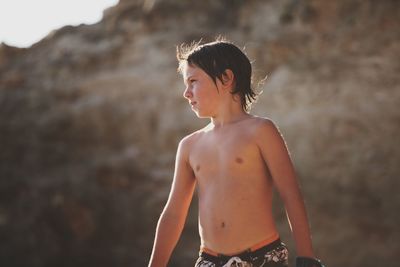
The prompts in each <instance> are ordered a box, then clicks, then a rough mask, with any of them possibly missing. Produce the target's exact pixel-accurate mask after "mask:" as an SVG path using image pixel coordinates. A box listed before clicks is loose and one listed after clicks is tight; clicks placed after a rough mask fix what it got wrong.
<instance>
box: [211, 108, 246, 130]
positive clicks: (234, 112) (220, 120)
mask: <svg viewBox="0 0 400 267" xmlns="http://www.w3.org/2000/svg"><path fill="white" fill-rule="evenodd" d="M248 117H250V114H248V113H247V112H245V111H244V110H243V109H242V108H241V107H240V108H233V109H227V110H225V111H224V112H220V113H219V114H218V115H216V116H213V117H211V124H212V125H213V126H214V128H219V127H223V126H227V125H229V124H233V123H235V122H239V121H242V120H244V119H247V118H248Z"/></svg>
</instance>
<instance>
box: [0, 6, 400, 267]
mask: <svg viewBox="0 0 400 267" xmlns="http://www.w3.org/2000/svg"><path fill="white" fill-rule="evenodd" d="M399 18H400V2H399V1H396V0H392V1H391V0H383V1H360V0H338V1H317V0H309V1H306V0H303V1H301V0H271V1H262V0H250V1H243V0H234V1H228V0H223V1H211V0H206V1H178V0H158V1H155V0H153V1H151V0H150V1H149V0H147V1H139V0H136V1H135V0H132V1H129V0H120V2H119V4H118V5H116V6H115V7H112V8H109V9H107V10H105V12H104V17H103V20H102V21H101V22H99V23H97V24H94V25H80V26H78V27H71V26H66V27H63V28H61V29H59V30H57V31H54V32H53V33H52V34H50V35H49V36H47V37H46V38H45V39H43V40H42V41H40V42H39V43H37V44H35V45H33V46H32V47H30V48H28V49H18V48H14V47H9V46H7V45H6V44H1V46H0V240H1V244H0V266H7V267H14V266H32V267H39V266H41V267H43V266H45V267H47V266H66V267H69V266H97V267H102V266H146V262H147V260H148V257H149V254H150V252H151V245H152V242H153V237H154V230H155V226H156V222H157V219H158V216H159V214H160V212H161V209H162V207H163V205H164V204H165V201H166V198H167V196H168V191H169V188H170V183H171V179H172V174H173V164H174V157H175V151H176V146H177V143H178V142H179V140H180V139H181V138H182V137H183V136H185V135H186V134H188V133H190V132H192V131H194V130H196V129H197V128H199V127H201V126H203V125H205V124H206V123H207V121H205V120H199V119H197V118H196V117H195V115H194V114H193V113H192V112H191V110H190V108H189V107H188V105H187V102H186V101H185V100H184V99H183V98H182V92H183V83H182V80H181V77H179V75H178V74H177V73H176V67H177V64H176V59H175V46H176V45H178V44H180V43H182V42H191V41H192V40H199V39H200V38H203V39H204V40H206V41H207V40H212V39H213V38H214V37H215V36H217V35H218V34H222V35H225V36H226V37H227V38H229V39H231V40H232V41H234V42H235V43H236V44H238V45H239V46H241V47H245V51H246V52H247V54H248V56H249V57H250V58H251V60H252V61H253V62H254V63H253V64H254V69H255V70H254V76H255V80H256V81H257V80H259V79H260V78H263V77H264V76H265V75H268V79H267V82H266V83H265V84H264V85H262V86H261V87H260V90H263V93H262V94H261V96H260V98H259V100H258V102H257V103H256V104H255V105H254V107H253V109H252V112H251V113H253V114H256V115H259V116H267V117H270V118H271V119H273V120H274V121H275V122H276V124H277V125H278V126H279V128H280V130H281V131H282V133H283V135H284V137H285V139H286V141H287V144H288V147H289V150H290V152H291V154H292V158H293V160H294V163H295V165H296V169H297V171H298V175H299V178H300V182H301V185H302V189H303V192H304V195H305V200H306V205H307V208H308V212H309V217H310V222H311V228H312V229H311V230H312V232H313V240H314V246H315V247H316V251H317V254H318V256H320V257H321V258H322V259H324V260H325V262H326V264H327V266H353V267H359V266H363V267H370V266H371V267H372V266H374V267H376V266H386V267H390V266H393V267H394V266H397V265H398V263H397V262H398V261H397V259H396V256H397V253H398V251H399V249H400V245H399V244H400V234H399V230H398V229H397V228H398V223H399V222H400V215H399V213H398V211H399V210H400V194H399V188H400V182H399V177H400V167H399V163H400V152H399V143H400V138H399V130H400V110H399V104H400V86H399V84H400V76H399V73H400V56H399V55H400V20H399ZM196 208H197V207H196V201H195V200H194V203H193V205H192V209H191V213H190V217H189V218H188V221H187V225H186V228H185V231H184V234H183V236H182V238H181V241H180V242H179V244H178V247H177V248H176V250H175V252H174V255H173V258H172V259H171V263H170V266H178V267H179V266H193V264H194V260H195V258H196V256H197V255H196V254H197V250H198V246H199V240H198V233H197V214H196ZM276 216H277V219H278V221H279V222H280V225H279V227H280V229H281V231H282V238H283V239H284V240H285V242H286V243H288V245H289V246H290V248H291V250H292V257H294V255H295V251H294V246H293V241H292V237H291V236H290V233H289V230H288V226H287V223H286V222H285V220H286V219H285V217H284V211H283V207H282V206H281V204H279V200H278V199H277V201H276Z"/></svg>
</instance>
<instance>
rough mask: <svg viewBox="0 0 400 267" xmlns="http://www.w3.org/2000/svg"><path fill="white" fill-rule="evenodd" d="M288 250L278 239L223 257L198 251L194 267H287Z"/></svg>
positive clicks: (205, 251)
mask: <svg viewBox="0 0 400 267" xmlns="http://www.w3.org/2000/svg"><path fill="white" fill-rule="evenodd" d="M287 266H288V249H287V247H286V245H285V243H283V242H282V241H281V240H280V238H278V239H276V240H275V241H273V242H270V243H268V244H267V245H265V246H262V247H261V248H257V249H251V248H250V249H247V250H245V251H243V252H240V253H237V254H235V255H223V254H216V253H212V252H210V250H208V249H205V250H204V249H203V250H200V253H199V258H198V259H197V261H196V264H195V267H287Z"/></svg>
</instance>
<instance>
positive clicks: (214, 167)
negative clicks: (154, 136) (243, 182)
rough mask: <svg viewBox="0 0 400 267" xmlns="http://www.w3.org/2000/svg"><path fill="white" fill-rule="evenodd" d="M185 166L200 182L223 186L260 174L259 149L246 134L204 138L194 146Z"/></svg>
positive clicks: (262, 164)
mask: <svg viewBox="0 0 400 267" xmlns="http://www.w3.org/2000/svg"><path fill="white" fill-rule="evenodd" d="M189 162H190V165H191V167H192V169H193V171H194V173H195V176H196V177H197V179H198V181H200V182H209V181H214V182H218V181H219V182H223V181H224V179H225V180H226V179H235V177H237V178H239V177H242V178H244V177H247V176H249V175H251V174H254V173H255V172H262V171H263V170H264V163H263V160H262V157H261V154H260V151H259V148H258V146H257V144H256V142H255V140H253V139H252V137H251V135H249V134H229V135H209V136H204V137H203V138H201V139H200V140H199V141H198V142H197V143H196V144H195V145H194V147H193V149H192V151H191V153H190V156H189Z"/></svg>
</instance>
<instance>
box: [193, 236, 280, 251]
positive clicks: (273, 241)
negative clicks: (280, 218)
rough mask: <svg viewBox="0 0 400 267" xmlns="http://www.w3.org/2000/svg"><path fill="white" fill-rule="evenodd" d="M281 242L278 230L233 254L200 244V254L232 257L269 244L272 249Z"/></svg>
mask: <svg viewBox="0 0 400 267" xmlns="http://www.w3.org/2000/svg"><path fill="white" fill-rule="evenodd" d="M280 243H281V240H280V238H279V234H278V232H275V233H274V234H273V235H272V236H270V237H268V238H266V239H264V240H262V241H260V242H258V243H256V244H254V245H252V246H251V247H249V248H247V249H244V250H242V251H240V252H237V253H234V254H224V253H220V252H216V251H214V250H212V249H210V248H207V247H205V246H200V254H202V253H206V254H208V255H211V256H215V257H219V256H227V257H232V256H237V255H239V254H242V253H244V252H246V253H248V252H255V251H257V250H259V249H261V248H264V249H265V247H268V248H269V247H270V245H271V246H272V249H273V248H275V247H274V246H275V245H276V244H277V245H279V244H280Z"/></svg>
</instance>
